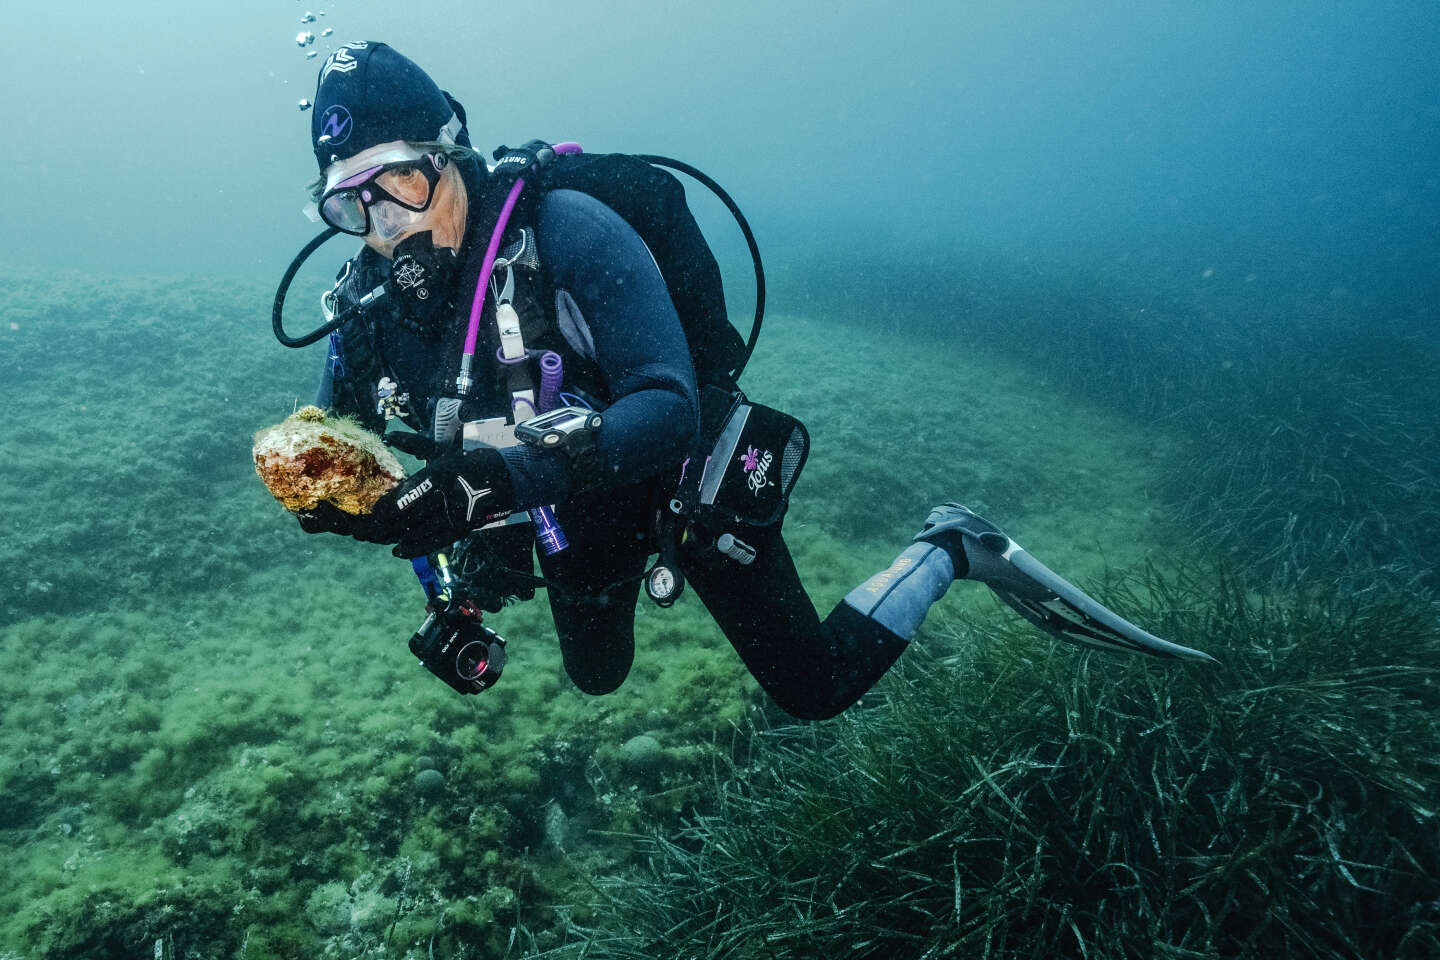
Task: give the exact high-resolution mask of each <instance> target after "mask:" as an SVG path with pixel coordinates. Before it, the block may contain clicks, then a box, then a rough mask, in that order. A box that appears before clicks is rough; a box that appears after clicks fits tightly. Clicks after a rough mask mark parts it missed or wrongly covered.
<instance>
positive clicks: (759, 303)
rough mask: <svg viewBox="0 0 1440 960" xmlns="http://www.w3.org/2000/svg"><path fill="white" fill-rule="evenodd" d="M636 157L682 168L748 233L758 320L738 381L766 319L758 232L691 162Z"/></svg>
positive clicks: (736, 374)
mask: <svg viewBox="0 0 1440 960" xmlns="http://www.w3.org/2000/svg"><path fill="white" fill-rule="evenodd" d="M636 156H637V157H639V158H640V159H641V160H644V161H645V162H646V163H653V164H655V165H656V166H657V167H669V168H670V169H671V170H679V171H680V172H681V173H684V174H687V175H689V176H691V177H694V178H695V179H696V180H698V181H700V182H701V183H703V184H704V185H705V186H707V187H709V188H710V192H711V193H713V194H715V196H717V197H719V198H720V202H721V203H723V204H725V208H726V209H727V210H729V211H730V215H731V216H732V217H734V218H735V222H736V223H738V224H739V225H740V232H741V233H743V234H745V243H746V244H747V245H748V246H749V247H750V261H751V262H752V263H754V264H755V322H754V324H753V325H752V326H751V327H750V339H749V340H748V341H746V343H745V356H743V357H741V358H740V365H739V366H737V367H736V368H735V369H734V370H732V371H730V376H731V378H732V379H735V380H738V379H740V374H741V373H742V372H743V371H744V370H745V365H746V364H747V363H749V362H750V354H752V353H754V352H755V342H756V341H757V340H759V339H760V322H761V321H762V320H763V319H764V318H765V266H764V264H762V263H761V262H760V247H759V246H758V245H757V244H756V243H755V234H754V233H752V232H751V230H750V223H749V221H747V220H746V219H745V214H743V213H741V212H740V207H739V206H737V205H736V203H735V201H734V200H732V199H730V194H728V193H726V192H725V189H724V188H723V187H721V186H720V184H718V183H716V182H715V181H714V180H711V179H710V178H709V177H707V176H706V175H705V174H703V173H701V172H700V171H699V170H697V169H695V168H694V167H692V166H690V164H688V163H685V162H684V161H682V160H672V159H670V158H669V157H658V156H655V155H654V154H649V153H638V154H636Z"/></svg>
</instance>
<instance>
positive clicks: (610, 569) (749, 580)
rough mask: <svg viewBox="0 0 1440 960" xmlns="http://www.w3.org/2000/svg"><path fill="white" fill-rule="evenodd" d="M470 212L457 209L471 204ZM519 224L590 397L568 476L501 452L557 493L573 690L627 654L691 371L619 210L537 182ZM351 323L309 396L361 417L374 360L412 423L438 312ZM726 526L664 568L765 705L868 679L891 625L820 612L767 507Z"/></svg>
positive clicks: (533, 488) (643, 253) (849, 697)
mask: <svg viewBox="0 0 1440 960" xmlns="http://www.w3.org/2000/svg"><path fill="white" fill-rule="evenodd" d="M471 212H472V216H471V219H470V222H471V223H472V224H474V223H476V222H478V221H479V218H478V217H477V216H476V214H477V213H478V212H479V211H477V210H476V209H475V208H474V207H472V211H471ZM534 233H535V236H536V238H537V240H538V243H537V246H538V249H539V254H540V258H541V262H542V265H543V267H542V269H543V271H544V283H542V284H540V285H539V289H541V290H544V291H545V296H544V298H543V299H544V300H545V301H550V302H542V303H540V304H539V307H540V308H541V309H543V310H544V311H545V313H546V315H547V316H548V317H549V318H550V321H551V324H552V326H553V336H552V339H555V338H559V337H563V340H564V344H565V347H566V348H567V354H566V355H567V363H570V362H571V361H572V359H573V360H574V362H575V365H576V367H577V368H578V369H579V370H582V371H584V374H585V379H586V380H587V381H588V382H587V384H586V386H587V388H588V391H589V392H590V393H591V394H593V395H595V396H596V399H598V400H599V401H600V402H601V403H602V404H604V408H605V425H604V427H603V429H602V430H601V432H600V440H599V447H598V458H597V460H596V461H594V462H592V463H590V464H589V469H588V473H587V475H586V476H583V477H582V476H578V475H577V467H576V464H575V463H574V462H573V461H571V460H570V458H568V457H567V456H566V455H564V454H563V453H560V452H558V451H537V450H534V449H533V448H530V447H515V448H510V449H507V450H506V451H504V456H505V459H506V465H507V467H508V468H509V470H510V473H511V477H512V480H513V486H514V491H515V494H516V497H517V499H518V501H519V502H518V504H517V506H518V507H519V508H521V509H526V508H530V507H534V506H539V505H542V504H555V505H557V506H556V514H557V516H558V518H559V521H560V524H561V526H562V527H563V529H564V531H565V534H566V536H567V538H568V540H569V543H570V546H569V548H568V549H566V550H564V551H561V552H560V553H558V554H555V555H553V556H544V555H542V556H541V557H540V566H541V570H542V572H543V574H544V576H545V578H546V580H548V581H550V582H551V583H552V584H553V586H552V588H551V589H550V590H549V598H550V607H551V610H552V612H553V614H554V618H555V627H556V631H557V633H558V635H559V638H560V647H561V652H562V654H563V656H564V661H565V669H566V671H567V672H568V673H569V675H570V677H571V679H572V680H573V681H574V682H575V684H576V686H578V687H579V688H580V689H581V690H584V691H586V692H587V693H592V694H603V693H609V692H611V691H613V690H615V689H616V688H617V687H619V686H620V684H621V683H622V682H623V681H624V679H625V676H626V674H627V673H628V672H629V669H630V665H631V662H632V660H633V658H634V613H635V603H636V601H637V598H638V593H639V588H640V577H641V575H642V574H643V573H644V571H645V569H646V567H647V565H648V560H649V557H650V556H651V555H652V554H653V553H654V552H655V550H656V543H655V537H654V531H653V529H652V526H653V525H652V522H651V511H652V507H653V505H654V504H655V503H656V502H657V501H656V497H657V494H663V495H665V496H668V495H669V491H668V490H662V489H661V487H662V486H664V485H666V484H667V483H668V484H672V485H673V482H674V477H675V469H676V467H677V465H678V464H679V463H680V461H682V460H683V459H684V458H685V457H686V456H687V455H688V454H689V453H690V450H691V447H692V445H693V443H694V441H695V435H696V432H697V430H698V412H697V410H698V406H697V399H696V384H695V374H694V370H693V367H692V364H691V360H690V354H689V350H688V347H687V344H686V339H685V334H684V331H683V329H682V328H681V325H680V320H679V317H678V316H677V315H676V313H675V308H674V306H673V305H672V303H671V300H670V297H669V294H668V293H667V291H666V287H665V283H664V281H663V279H662V278H661V276H660V273H659V270H658V269H657V267H656V265H655V262H654V260H653V258H652V257H651V256H650V252H649V251H648V250H647V249H646V247H645V245H644V243H643V242H642V241H641V240H640V238H639V236H638V235H636V234H635V232H634V230H632V229H631V228H630V226H629V225H628V224H627V223H625V221H624V220H623V219H621V218H620V217H619V216H618V215H617V214H615V213H614V212H613V211H611V210H610V209H609V208H608V207H605V206H604V205H602V204H601V203H599V202H598V201H596V200H594V199H593V198H591V197H589V196H587V195H585V194H581V193H576V192H574V191H568V190H555V191H552V192H551V193H549V194H547V195H546V196H545V198H544V200H543V201H542V202H541V203H540V204H539V206H538V208H537V209H536V216H535V219H534ZM477 241H478V242H480V243H483V242H484V238H478V237H477V236H475V235H471V236H467V240H466V246H467V248H469V247H471V245H473V244H474V243H476V242H477ZM373 259H374V260H375V261H378V260H379V258H373ZM382 263H383V262H382ZM373 266H376V264H375V263H372V267H373ZM472 285H473V281H472ZM457 288H458V289H463V288H464V282H463V280H462V282H461V283H460V284H458V285H457ZM366 289H368V287H367V288H366ZM459 299H460V300H463V301H464V303H463V307H464V308H465V309H464V310H460V311H458V312H460V313H462V314H463V313H466V312H467V311H468V307H469V297H468V292H467V295H465V296H463V297H459ZM456 306H457V308H458V307H459V306H460V305H459V304H456ZM492 326H493V325H492ZM367 332H369V333H371V335H372V339H371V346H372V347H373V349H372V350H371V351H370V352H371V355H372V360H371V362H369V363H367V364H364V365H363V368H360V366H359V365H350V364H346V365H345V368H344V369H343V372H342V371H339V370H336V369H335V367H336V364H335V363H334V362H333V361H332V362H331V363H327V366H326V374H325V377H324V379H323V381H322V384H321V388H320V396H319V401H318V402H319V403H320V404H321V405H322V406H332V407H334V408H336V409H337V410H338V411H339V412H341V413H352V414H356V415H359V416H361V417H362V419H366V420H368V421H370V422H371V423H372V425H373V423H374V418H375V410H374V409H373V406H371V405H370V404H371V403H372V401H370V400H369V399H368V398H369V397H370V396H371V395H372V394H371V390H372V389H373V386H374V381H375V380H377V379H378V377H379V376H381V375H388V376H390V377H392V378H393V379H394V380H396V381H397V382H398V383H399V385H400V388H401V389H402V390H403V391H406V392H408V393H409V394H410V404H409V405H410V408H411V409H412V410H413V411H417V413H416V415H415V416H414V417H413V418H407V419H410V420H411V422H412V424H419V425H421V427H422V429H423V424H424V423H425V420H426V417H425V413H424V411H426V410H427V409H428V404H429V403H430V402H431V401H432V400H433V396H432V394H433V392H434V391H435V390H436V389H437V385H438V384H439V383H441V382H442V381H441V380H440V379H439V378H438V377H437V371H442V372H443V373H451V374H453V368H452V367H450V366H449V365H450V364H452V362H453V360H452V358H453V356H454V355H455V354H456V353H457V352H458V348H457V346H456V344H455V343H453V342H451V341H452V340H453V337H454V335H455V334H454V328H453V326H452V329H451V330H450V331H449V332H448V333H447V335H445V336H436V335H435V334H434V333H433V332H430V331H426V330H424V329H423V328H419V327H418V326H417V325H415V324H404V323H399V322H386V320H385V319H384V318H383V315H382V318H381V319H380V320H379V321H378V322H377V323H375V324H374V325H373V326H372V327H370V328H368V330H367ZM351 336H352V337H353V336H354V331H351ZM482 342H483V341H482ZM527 345H528V343H527ZM491 349H492V350H493V346H492V348H491ZM477 364H478V366H479V368H480V369H477V371H476V377H477V380H480V381H483V380H484V379H485V374H484V368H485V367H487V366H489V365H487V364H486V363H485V357H484V347H483V346H482V348H481V349H480V350H479V351H477ZM337 374H338V375H339V376H337ZM494 392H495V394H496V396H495V397H493V398H492V399H493V402H494V403H496V404H499V406H498V407H497V408H494V409H491V410H490V411H489V412H488V413H487V414H486V415H489V416H494V415H496V414H497V413H498V412H503V411H504V410H505V409H507V406H506V405H505V401H504V393H503V390H498V389H497V390H495V391H494ZM485 535H486V534H483V533H482V534H479V536H485ZM744 539H745V540H746V541H747V542H749V543H750V544H751V545H752V546H754V547H755V550H756V554H757V556H756V559H755V561H754V562H753V563H751V564H750V565H748V566H742V565H740V564H738V563H735V562H734V561H732V560H730V559H728V558H726V557H724V556H723V555H720V554H719V553H718V552H717V551H715V550H713V549H712V550H709V551H704V550H701V549H699V548H697V546H696V543H697V542H698V541H697V540H694V539H692V540H689V541H687V542H686V544H685V545H683V546H682V548H681V553H680V556H679V561H680V566H681V569H682V571H683V572H684V574H685V576H686V577H687V579H688V582H689V583H690V585H691V587H692V588H693V589H694V591H695V592H696V594H697V595H698V596H699V597H700V599H701V600H702V601H703V602H704V604H705V606H706V607H707V609H709V611H710V613H711V614H712V615H713V616H714V618H715V621H716V623H717V624H719V626H720V628H721V630H722V631H723V632H724V633H725V636H726V637H727V638H728V639H729V640H730V642H731V644H732V645H734V647H735V649H736V651H737V652H738V653H739V654H740V657H741V659H742V660H743V661H744V662H745V665H746V666H747V667H748V668H749V670H750V672H751V673H752V674H753V675H754V676H755V678H756V679H757V680H758V681H759V682H760V685H761V686H762V687H763V688H764V689H765V691H766V692H767V693H768V694H769V695H770V696H771V698H773V699H774V701H775V702H776V703H777V704H778V705H779V706H780V707H781V708H783V709H784V710H786V711H787V712H789V713H791V714H792V715H794V716H797V717H801V718H810V719H820V718H825V717H829V716H833V715H834V714H837V713H839V712H840V711H842V710H844V709H845V708H846V707H848V706H849V705H850V704H852V703H854V702H855V700H856V699H858V698H859V697H860V696H861V695H862V694H864V693H865V691H866V690H868V689H869V688H870V687H871V685H873V684H874V683H875V681H876V680H878V679H879V677H880V676H881V675H882V674H883V673H884V672H885V671H886V670H887V669H888V668H889V667H890V665H891V664H892V663H893V662H894V661H895V659H896V658H897V657H898V656H899V655H900V653H901V652H902V651H903V649H904V648H905V645H906V641H905V640H904V639H903V638H901V637H900V636H897V635H896V634H895V633H892V632H891V631H890V630H888V629H886V628H885V627H884V626H881V625H880V624H879V623H877V622H876V621H874V620H872V619H870V618H869V617H867V616H865V615H863V614H862V613H860V612H859V611H858V610H857V609H856V608H855V607H854V606H851V605H849V604H847V603H841V604H840V605H839V606H837V607H836V609H835V611H834V612H833V613H831V614H830V616H829V617H828V618H827V619H826V620H825V621H823V622H822V621H821V620H820V618H819V616H818V615H817V614H816V612H815V608H814V606H813V605H812V604H811V602H810V599H809V597H808V596H807V595H806V593H805V590H804V588H803V587H802V586H801V583H800V577H799V575H798V573H797V572H796V570H795V567H794V564H793V563H792V561H791V558H790V554H789V551H788V550H787V549H786V546H785V543H784V540H783V539H782V537H781V534H780V524H779V523H776V524H775V525H773V526H771V527H766V528H763V529H752V530H748V531H746V532H745V535H744Z"/></svg>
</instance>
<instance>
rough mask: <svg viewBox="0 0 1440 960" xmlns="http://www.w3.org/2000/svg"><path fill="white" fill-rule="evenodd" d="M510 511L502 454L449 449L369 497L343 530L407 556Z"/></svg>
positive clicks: (444, 542) (418, 554) (507, 475)
mask: <svg viewBox="0 0 1440 960" xmlns="http://www.w3.org/2000/svg"><path fill="white" fill-rule="evenodd" d="M514 512H515V495H514V492H513V491H512V489H511V486H510V471H509V470H508V469H507V468H506V466H505V458H504V457H502V456H500V453H499V452H498V451H496V450H490V449H481V450H471V451H469V452H468V453H462V452H460V451H459V450H454V451H451V452H450V453H447V454H444V455H443V456H441V457H438V458H436V459H434V460H432V461H430V463H429V465H428V466H426V467H425V469H424V470H421V471H420V472H419V473H417V474H415V475H414V476H412V477H410V478H409V479H407V480H406V481H405V482H404V483H402V484H400V485H399V486H398V487H396V488H395V489H394V490H391V491H390V492H389V493H387V494H385V496H383V497H381V498H380V499H379V500H377V501H375V508H374V509H373V510H372V511H371V512H370V513H368V514H366V515H364V516H358V517H354V518H353V521H354V522H353V524H352V525H351V528H350V529H349V530H348V531H346V532H348V533H349V534H350V536H352V537H354V538H355V539H356V540H365V541H368V542H370V543H393V544H395V549H394V550H393V551H392V552H393V553H394V554H395V556H397V557H405V558H407V559H409V558H414V557H421V556H424V555H425V554H427V553H434V552H435V551H436V550H441V549H444V548H445V547H448V546H450V544H452V543H454V542H455V541H456V540H459V539H460V538H461V537H463V536H465V534H467V533H469V532H470V531H471V530H474V529H475V528H477V527H483V526H484V525H485V524H487V523H490V522H492V521H495V520H500V519H502V518H504V517H508V516H509V515H510V514H512V513H514Z"/></svg>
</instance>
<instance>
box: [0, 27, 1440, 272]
mask: <svg viewBox="0 0 1440 960" xmlns="http://www.w3.org/2000/svg"><path fill="white" fill-rule="evenodd" d="M308 9H310V10H313V11H315V12H316V13H317V14H318V13H319V11H321V10H324V11H325V13H326V15H325V16H323V17H318V19H317V22H316V23H315V24H314V28H315V32H316V33H317V41H316V46H315V47H314V48H312V49H318V50H320V57H318V58H317V59H316V60H313V61H307V60H305V58H304V52H303V51H302V50H300V49H299V48H298V47H297V46H296V45H295V42H294V36H295V34H296V32H297V31H299V30H300V29H302V26H301V24H300V22H299V21H300V16H301V15H302V14H303V13H305V12H306V10H307V7H306V6H305V4H302V3H298V2H284V0H269V2H266V3H248V4H223V5H222V4H200V3H192V4H180V3H171V2H158V3H146V4H143V5H141V6H138V7H137V6H133V5H118V4H117V5H100V6H95V5H90V4H80V3H76V2H62V3H56V4H48V5H47V4H23V5H22V4H13V5H10V9H9V10H7V12H6V15H5V21H6V55H5V64H4V68H3V69H4V74H3V78H4V87H5V90H6V95H5V96H4V97H3V98H0V129H3V130H4V131H5V137H4V142H5V143H6V144H7V146H8V147H9V150H8V153H9V157H8V158H7V166H8V167H9V171H10V176H9V178H8V182H7V188H6V189H5V190H4V191H3V193H0V224H3V229H4V233H5V235H6V238H7V248H8V254H7V256H8V257H9V258H11V259H12V260H14V261H18V262H19V263H21V264H35V265H42V266H53V267H60V266H71V267H80V268H82V269H87V270H98V271H102V272H104V271H140V272H144V273H161V274H177V273H178V274H202V273H217V272H218V273H226V274H243V275H257V274H259V275H266V276H268V275H270V274H271V273H274V272H277V271H279V270H280V269H281V268H283V266H284V264H285V262H286V261H287V260H288V257H289V255H290V254H291V253H292V251H293V250H294V249H295V248H296V247H297V246H298V245H299V243H300V242H302V241H303V239H304V238H306V237H307V236H308V235H309V233H310V230H311V227H310V225H309V224H308V223H306V222H305V221H304V220H302V219H301V218H300V217H299V215H298V213H297V210H298V208H299V207H300V205H301V203H302V202H303V200H304V194H303V191H302V185H303V184H304V183H305V181H306V180H307V179H308V178H309V177H310V176H311V175H312V173H313V170H312V167H311V163H312V161H311V156H310V153H309V150H308V144H307V136H308V120H309V117H308V115H305V114H302V113H301V112H300V111H298V110H297V109H296V102H297V101H298V100H299V99H300V98H301V97H305V96H310V95H311V94H312V92H313V84H314V76H315V72H316V68H317V67H318V64H319V63H320V62H321V61H322V60H323V57H324V55H325V52H326V51H327V50H328V49H329V48H330V46H331V45H333V43H334V42H335V41H340V40H346V39H383V40H387V41H389V42H390V43H392V44H393V45H395V46H396V47H397V48H398V49H400V50H401V51H402V52H404V53H406V54H407V55H409V56H410V57H412V58H414V59H416V60H417V61H418V62H420V63H421V64H422V65H423V66H425V67H426V68H427V69H428V70H430V72H431V73H432V74H433V75H434V76H435V77H436V78H437V80H438V81H439V82H440V83H441V85H442V86H444V87H445V88H446V89H448V90H450V91H451V92H452V93H454V94H455V95H456V96H457V97H458V98H459V99H460V100H461V101H462V102H463V103H464V104H465V105H466V106H467V108H468V110H469V113H470V117H471V126H472V129H473V132H474V136H475V140H476V143H477V145H485V146H492V145H494V144H497V143H501V142H518V141H523V140H525V139H529V138H531V137H536V136H538V137H542V138H547V139H552V140H559V139H566V138H573V139H578V140H580V141H582V142H583V143H584V144H586V146H587V147H588V148H589V149H591V150H600V151H603V150H629V151H636V152H657V153H665V154H669V155H672V156H676V157H680V158H682V159H686V160H689V161H691V162H694V163H696V164H697V165H699V166H701V167H702V168H703V169H706V170H707V171H709V172H710V173H711V174H712V175H713V176H715V177H716V178H717V179H719V180H720V181H721V182H722V183H723V184H725V185H726V186H727V187H728V188H729V189H730V190H731V192H732V193H733V194H734V195H735V196H736V198H737V199H738V200H739V201H740V202H741V204H742V206H743V207H744V209H745V210H746V212H747V213H748V214H749V215H750V217H751V218H752V220H753V221H754V222H755V225H756V227H757V231H758V232H759V234H760V236H761V239H762V241H763V242H764V243H765V244H766V249H767V251H768V252H771V253H775V254H781V255H783V254H784V253H785V252H786V251H789V250H801V249H804V250H807V251H810V252H813V250H814V248H816V247H817V246H818V247H822V248H823V247H826V246H827V245H831V244H833V245H835V247H836V249H837V251H840V250H843V251H844V253H843V255H844V256H853V255H854V251H855V250H856V249H857V247H859V248H863V247H864V245H865V244H867V243H871V242H873V243H875V244H885V243H890V244H892V245H893V244H896V243H901V244H905V245H907V246H908V245H911V244H918V246H920V247H922V248H923V247H926V246H929V245H933V246H935V247H936V248H949V247H951V246H953V245H956V244H959V245H963V246H966V247H972V248H980V249H985V250H1000V251H1008V252H1016V253H1020V254H1023V255H1026V256H1034V257H1039V258H1042V259H1044V258H1052V257H1053V258H1060V259H1069V260H1076V261H1084V260H1086V259H1089V258H1098V259H1103V260H1106V261H1110V262H1113V261H1114V260H1115V259H1116V258H1125V257H1127V256H1128V257H1132V258H1154V259H1161V260H1166V261H1168V262H1170V263H1176V262H1178V263H1182V264H1185V265H1186V268H1187V269H1188V267H1189V265H1193V266H1194V268H1195V269H1196V270H1197V271H1201V270H1204V269H1207V268H1212V269H1215V268H1224V269H1226V270H1232V271H1238V272H1239V273H1240V274H1242V275H1243V274H1247V273H1252V272H1253V273H1256V274H1258V275H1259V276H1260V277H1261V278H1262V279H1263V278H1264V277H1266V276H1267V275H1274V274H1278V273H1284V274H1286V275H1287V276H1289V277H1292V278H1294V277H1299V276H1304V277H1306V278H1310V279H1311V280H1313V282H1314V283H1316V284H1329V285H1330V286H1332V287H1341V288H1345V289H1348V290H1356V289H1360V290H1364V289H1371V288H1375V289H1384V290H1388V291H1389V292H1390V293H1391V294H1392V295H1393V294H1396V293H1398V292H1399V290H1400V288H1406V287H1409V288H1411V289H1412V290H1413V291H1414V292H1415V295H1416V296H1423V295H1428V293H1429V292H1430V291H1433V284H1434V279H1435V274H1436V270H1437V267H1436V263H1437V256H1436V254H1437V245H1440V241H1437V239H1436V230H1435V227H1436V224H1437V222H1440V164H1437V157H1440V66H1437V65H1440V27H1437V21H1436V19H1435V8H1434V5H1433V4H1431V3H1427V2H1419V0H1416V2H1387V0H1353V2H1345V0H1329V2H1322V3H1314V2H1284V0H1271V2H1260V3H1246V4H1218V3H1201V2H1191V3H1180V2H1168V0H1162V2H1155V3H1147V4H1132V3H1120V2H1114V0H1103V2H1085V3H1080V2H1071V3H1066V2H1050V0H1022V2H1007V3H1003V4H995V3H988V2H986V3H978V2H958V3H957V2H953V0H951V2H943V3H942V2H901V3H887V4H880V3H873V4H871V3H854V2H848V3H839V4H836V3H832V2H819V0H798V2H788V3H771V2H759V0H738V2H729V3H724V4H694V5H684V6H680V5H675V4H668V3H659V2H649V0H625V2H618V3H615V2H611V3H588V2H585V3H582V2H574V0H572V2H556V0H537V2H533V3H527V4H524V5H506V4H473V3H444V2H415V3H403V4H402V3H380V2H372V0H333V2H324V0H318V5H315V6H311V7H309V8H308ZM327 26H328V27H333V28H334V30H335V34H334V35H333V36H332V37H330V38H323V39H322V38H318V34H319V30H320V29H321V28H324V27H327ZM307 29H308V28H307Z"/></svg>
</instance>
